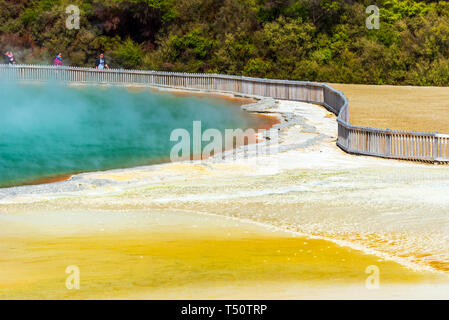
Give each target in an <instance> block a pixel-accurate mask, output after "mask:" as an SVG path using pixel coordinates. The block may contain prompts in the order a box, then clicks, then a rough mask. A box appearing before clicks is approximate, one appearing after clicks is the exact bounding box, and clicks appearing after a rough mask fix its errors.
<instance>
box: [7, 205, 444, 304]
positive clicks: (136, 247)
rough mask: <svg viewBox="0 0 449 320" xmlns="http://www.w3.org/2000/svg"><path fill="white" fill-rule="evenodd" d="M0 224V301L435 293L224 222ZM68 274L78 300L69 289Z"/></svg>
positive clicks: (367, 261) (412, 278) (48, 215)
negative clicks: (370, 282)
mask: <svg viewBox="0 0 449 320" xmlns="http://www.w3.org/2000/svg"><path fill="white" fill-rule="evenodd" d="M1 217H2V222H3V224H2V226H1V227H0V231H1V232H0V250H1V252H2V254H1V257H0V298H1V299H17V298H25V299H36V298H38V299H41V298H43V299H84V298H89V299H103V298H107V299H114V298H139V299H145V298H152V299H164V298H175V299H198V298H200V299H205V298H213V299H216V298H219V299H220V298H227V299H230V298H271V299H277V298H301V297H308V298H310V297H316V298H320V297H323V296H324V297H326V292H327V294H328V295H329V292H334V293H335V295H336V296H337V297H338V295H340V296H341V297H357V296H364V295H367V296H368V297H370V295H372V294H374V293H376V294H381V296H382V294H384V295H383V296H388V294H389V292H390V291H391V290H389V289H388V288H391V286H394V285H399V286H413V285H420V284H429V283H439V284H441V277H440V276H437V275H435V274H431V273H426V272H419V273H418V272H413V271H411V270H408V269H406V268H405V267H403V266H401V265H399V264H397V263H394V262H389V261H384V260H382V259H379V258H378V257H376V256H372V255H366V254H363V253H361V252H359V251H356V250H352V249H348V248H343V247H339V246H337V245H335V244H332V243H330V242H328V241H324V240H313V239H306V238H303V237H299V236H295V235H293V234H291V233H285V232H281V231H274V230H272V229H268V228H266V227H262V226H258V225H254V224H250V223H244V222H239V221H236V220H230V219H225V218H222V217H214V216H203V215H198V214H190V213H181V212H170V211H155V210H152V211H151V212H149V211H136V212H88V213H87V212H45V213H33V214H30V213H27V214H13V215H5V214H3V215H2V216H1ZM5 222H7V227H6V226H5V224H4V223H5ZM72 265H74V266H77V267H78V268H79V270H80V289H79V290H76V289H75V290H68V289H67V288H66V279H67V277H68V276H69V275H68V274H66V273H65V271H66V268H67V267H68V266H72ZM371 265H375V266H377V267H378V268H379V270H380V284H381V287H380V289H379V290H377V291H375V292H373V291H371V290H368V289H367V288H366V286H365V282H366V279H367V277H368V276H369V275H368V274H366V273H365V270H366V268H367V267H368V266H371ZM320 288H321V289H322V290H321V291H320ZM343 289H344V290H343ZM317 290H318V291H317ZM382 290H384V291H382ZM343 292H345V293H344V294H343ZM331 296H332V295H331Z"/></svg>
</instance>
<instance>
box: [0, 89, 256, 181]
mask: <svg viewBox="0 0 449 320" xmlns="http://www.w3.org/2000/svg"><path fill="white" fill-rule="evenodd" d="M0 96H1V103H0V187H9V186H14V185H21V184H28V183H35V182H38V181H39V180H40V179H46V178H49V177H57V176H63V175H68V174H72V173H79V172H87V171H97V170H106V169H113V168H125V167H134V166H140V165H147V164H154V163H160V162H164V161H168V159H169V155H170V149H171V147H172V146H173V144H174V143H173V142H171V141H170V133H171V131H172V130H174V129H176V128H185V129H186V130H189V131H191V130H192V122H193V121H202V123H203V128H204V130H206V129H208V128H216V129H219V130H221V131H224V129H227V128H247V127H250V126H251V125H253V124H254V123H255V119H254V118H251V117H249V116H248V115H247V114H246V113H244V112H243V111H241V110H240V108H238V107H236V106H231V105H230V103H229V102H228V101H226V100H224V99H219V98H212V97H201V96H192V95H182V96H181V95H175V94H170V93H161V92H155V91H150V90H148V89H126V88H117V87H102V86H77V87H73V86H72V87H70V86H63V85H59V84H57V83H49V84H33V85H31V84H18V83H8V82H4V81H3V82H0Z"/></svg>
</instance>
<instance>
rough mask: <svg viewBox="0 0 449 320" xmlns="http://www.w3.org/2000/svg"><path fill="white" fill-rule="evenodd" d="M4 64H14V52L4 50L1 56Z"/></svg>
mask: <svg viewBox="0 0 449 320" xmlns="http://www.w3.org/2000/svg"><path fill="white" fill-rule="evenodd" d="M3 62H4V64H10V65H12V64H16V59H15V58H14V54H13V53H12V52H11V51H6V52H5V56H4V57H3Z"/></svg>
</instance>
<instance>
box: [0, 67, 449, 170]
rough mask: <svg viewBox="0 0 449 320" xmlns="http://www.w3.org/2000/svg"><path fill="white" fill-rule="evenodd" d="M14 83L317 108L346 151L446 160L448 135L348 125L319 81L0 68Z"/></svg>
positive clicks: (344, 102)
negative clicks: (144, 89)
mask: <svg viewBox="0 0 449 320" xmlns="http://www.w3.org/2000/svg"><path fill="white" fill-rule="evenodd" d="M1 76H3V77H4V78H6V80H10V81H11V80H18V81H58V82H65V83H101V84H109V85H145V86H161V87H170V88H178V89H188V90H203V91H204V90H205V91H213V92H227V93H232V94H242V95H246V96H254V97H271V98H274V99H281V100H292V101H302V102H308V103H314V104H319V105H322V106H323V107H325V108H326V109H328V110H329V111H331V112H333V113H334V114H335V115H337V123H338V139H337V145H338V146H339V147H340V148H341V149H343V150H344V151H346V152H348V153H353V154H360V155H368V156H376V157H383V158H392V159H404V160H416V161H427V162H449V134H439V133H436V132H433V133H431V132H414V131H399V130H390V129H378V128H371V127H362V126H357V125H353V124H351V123H350V122H349V103H348V99H347V98H346V97H345V95H344V94H343V93H342V92H341V91H338V90H335V89H334V88H332V87H330V86H329V85H327V84H325V83H317V82H309V81H291V80H279V79H261V78H251V77H244V76H232V75H221V74H209V73H177V72H166V71H147V70H125V69H108V70H97V69H92V68H83V67H71V66H70V67H54V66H45V65H14V66H9V65H0V77H1Z"/></svg>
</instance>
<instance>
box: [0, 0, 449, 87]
mask: <svg viewBox="0 0 449 320" xmlns="http://www.w3.org/2000/svg"><path fill="white" fill-rule="evenodd" d="M70 4H75V5H78V6H79V7H80V9H81V28H80V29H79V30H68V29H67V28H66V27H65V21H66V19H67V17H68V14H66V12H65V8H66V7H67V6H68V5H70ZM371 4H376V5H377V6H378V7H379V8H381V12H380V29H379V30H368V29H367V28H366V27H365V19H366V18H367V16H368V15H367V14H366V13H365V8H366V7H367V6H368V5H371ZM0 6H1V11H0V48H2V50H4V49H12V50H13V51H14V53H15V55H16V59H17V60H18V62H21V63H46V64H48V63H51V61H52V58H53V57H54V56H55V55H56V54H57V53H58V52H62V53H63V55H64V58H65V61H64V62H65V64H66V65H67V64H71V65H77V66H92V65H93V62H94V59H95V57H96V56H97V54H98V52H99V51H100V50H104V51H105V52H106V57H107V59H108V60H109V61H108V62H109V64H110V65H111V66H112V67H115V68H135V69H139V68H143V69H155V70H168V71H181V72H211V73H226V74H235V75H248V76H257V77H266V78H285V79H301V80H311V81H312V80H314V81H326V82H347V83H372V84H386V83H389V84H413V85H449V4H448V3H447V2H446V1H415V0H403V1H399V0H378V1H375V0H366V1H351V0H42V1H36V0H31V1H28V0H0Z"/></svg>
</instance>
